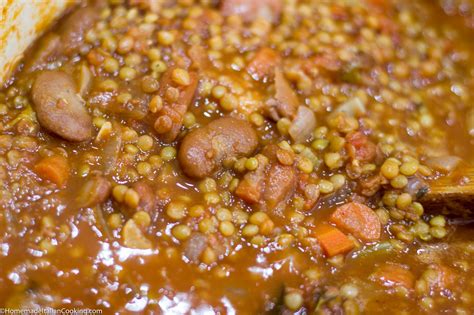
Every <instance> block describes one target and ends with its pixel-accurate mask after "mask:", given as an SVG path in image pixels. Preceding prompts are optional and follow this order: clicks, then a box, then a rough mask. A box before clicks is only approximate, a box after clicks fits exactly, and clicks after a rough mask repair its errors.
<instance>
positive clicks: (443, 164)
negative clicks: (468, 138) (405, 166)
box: [425, 155, 462, 173]
mask: <svg viewBox="0 0 474 315" xmlns="http://www.w3.org/2000/svg"><path fill="white" fill-rule="evenodd" d="M461 161H462V160H461V158H460V157H458V156H454V155H444V156H438V157H432V158H429V159H427V160H426V161H425V164H426V165H428V166H429V167H431V168H433V169H435V170H437V171H441V172H446V173H449V172H451V171H453V170H454V169H455V168H456V167H458V165H459V163H461Z"/></svg>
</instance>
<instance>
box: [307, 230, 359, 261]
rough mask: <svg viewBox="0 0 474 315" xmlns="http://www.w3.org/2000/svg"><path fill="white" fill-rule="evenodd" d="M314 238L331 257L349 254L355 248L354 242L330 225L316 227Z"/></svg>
mask: <svg viewBox="0 0 474 315" xmlns="http://www.w3.org/2000/svg"><path fill="white" fill-rule="evenodd" d="M314 236H315V237H316V239H317V240H318V242H319V244H320V245H321V247H322V249H323V250H324V252H325V253H326V255H328V256H329V257H333V256H336V255H339V254H344V253H347V252H349V251H350V250H351V249H353V248H354V242H353V241H352V240H351V239H349V238H348V237H347V236H346V235H345V234H344V233H342V232H341V231H340V230H339V229H338V228H336V227H334V226H332V225H329V224H324V225H320V226H318V227H316V229H315V231H314Z"/></svg>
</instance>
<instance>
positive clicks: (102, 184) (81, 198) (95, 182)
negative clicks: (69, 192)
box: [77, 175, 112, 208]
mask: <svg viewBox="0 0 474 315" xmlns="http://www.w3.org/2000/svg"><path fill="white" fill-rule="evenodd" d="M111 191H112V184H111V183H110V182H109V180H108V179H107V178H105V177H103V176H99V175H98V176H94V177H92V178H90V179H88V180H87V181H86V183H85V184H84V185H83V186H82V187H81V189H80V191H79V194H78V197H77V202H78V205H79V207H80V208H86V207H87V208H89V207H94V206H96V205H98V204H101V203H103V202H105V201H106V200H107V199H108V198H109V196H110V193H111Z"/></svg>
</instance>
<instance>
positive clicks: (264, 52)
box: [247, 47, 281, 80]
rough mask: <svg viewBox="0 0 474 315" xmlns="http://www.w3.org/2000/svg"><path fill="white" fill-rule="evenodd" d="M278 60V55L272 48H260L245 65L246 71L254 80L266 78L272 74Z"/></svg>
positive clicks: (278, 62) (279, 58)
mask: <svg viewBox="0 0 474 315" xmlns="http://www.w3.org/2000/svg"><path fill="white" fill-rule="evenodd" d="M280 61H281V57H280V55H279V54H278V53H277V52H275V51H274V50H273V49H271V48H266V47H264V48H260V49H259V50H258V51H257V53H256V54H255V56H254V57H253V59H252V60H251V61H250V63H249V65H248V66H247V71H248V72H249V73H250V75H251V76H252V77H253V78H254V79H256V80H262V79H268V78H270V77H271V76H273V74H274V71H275V67H277V66H278V65H279V64H280Z"/></svg>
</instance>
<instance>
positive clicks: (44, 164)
mask: <svg viewBox="0 0 474 315" xmlns="http://www.w3.org/2000/svg"><path fill="white" fill-rule="evenodd" d="M34 170H35V172H36V174H38V175H39V176H40V177H41V178H42V179H46V180H49V181H51V182H53V183H55V184H56V185H58V186H59V187H62V186H63V185H64V184H65V183H66V182H67V180H68V178H69V164H68V161H67V159H66V158H65V157H63V156H60V155H53V156H48V157H45V158H43V159H41V160H40V161H39V162H38V163H36V165H35V166H34Z"/></svg>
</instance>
